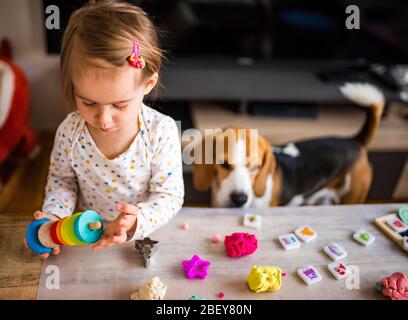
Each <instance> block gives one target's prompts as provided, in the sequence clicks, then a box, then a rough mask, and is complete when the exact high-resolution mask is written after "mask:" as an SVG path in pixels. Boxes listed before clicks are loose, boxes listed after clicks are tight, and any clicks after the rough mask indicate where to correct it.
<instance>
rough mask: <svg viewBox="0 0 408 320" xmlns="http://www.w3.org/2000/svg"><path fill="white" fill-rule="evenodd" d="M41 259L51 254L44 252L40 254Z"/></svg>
mask: <svg viewBox="0 0 408 320" xmlns="http://www.w3.org/2000/svg"><path fill="white" fill-rule="evenodd" d="M38 256H39V257H40V259H41V260H46V259H47V258H48V257H49V256H50V255H49V254H48V253H43V254H39V255H38Z"/></svg>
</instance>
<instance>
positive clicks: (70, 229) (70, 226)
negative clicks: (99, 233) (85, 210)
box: [66, 212, 87, 246]
mask: <svg viewBox="0 0 408 320" xmlns="http://www.w3.org/2000/svg"><path fill="white" fill-rule="evenodd" d="M81 215H82V212H78V213H75V214H74V215H72V216H71V217H69V219H68V221H67V223H66V235H67V236H68V238H69V241H70V242H73V243H74V244H75V245H78V246H83V245H86V244H87V243H86V242H82V241H81V240H79V239H78V237H77V235H76V234H75V230H74V225H75V221H76V220H77V219H78V218H79V217H80V216H81Z"/></svg>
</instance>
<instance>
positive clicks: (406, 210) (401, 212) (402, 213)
mask: <svg viewBox="0 0 408 320" xmlns="http://www.w3.org/2000/svg"><path fill="white" fill-rule="evenodd" d="M398 216H399V218H400V219H401V220H402V221H404V222H405V223H406V224H408V205H405V206H402V207H400V208H399V209H398Z"/></svg>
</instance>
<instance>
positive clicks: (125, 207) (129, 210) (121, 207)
mask: <svg viewBox="0 0 408 320" xmlns="http://www.w3.org/2000/svg"><path fill="white" fill-rule="evenodd" d="M116 209H117V210H118V211H120V212H123V213H126V214H130V215H132V216H136V215H137V213H138V211H139V210H138V209H137V207H135V206H134V205H131V204H118V205H117V206H116Z"/></svg>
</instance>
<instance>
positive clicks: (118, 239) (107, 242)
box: [92, 228, 127, 250]
mask: <svg viewBox="0 0 408 320" xmlns="http://www.w3.org/2000/svg"><path fill="white" fill-rule="evenodd" d="M126 238H127V236H126V229H124V228H123V229H121V232H120V234H118V235H114V236H110V237H105V238H103V239H102V240H100V241H99V242H98V243H97V244H95V245H94V246H93V247H92V248H93V249H94V250H98V249H102V248H105V247H112V246H114V245H116V244H120V243H123V242H125V241H126Z"/></svg>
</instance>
